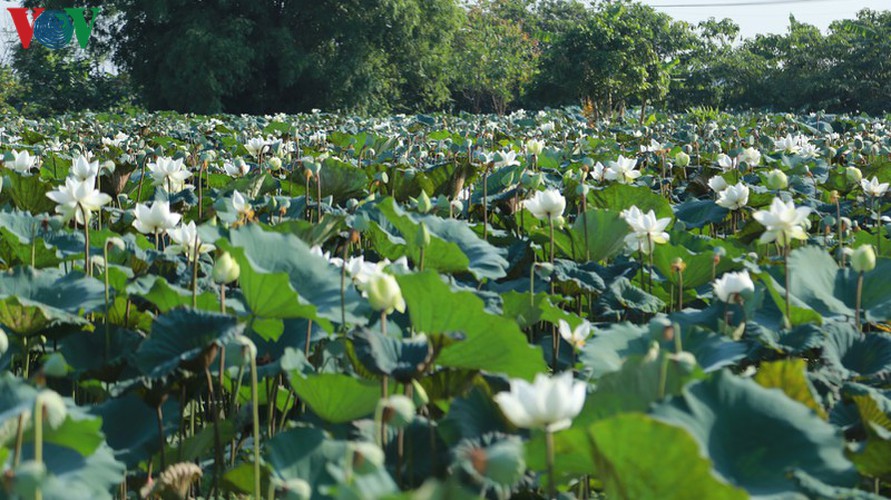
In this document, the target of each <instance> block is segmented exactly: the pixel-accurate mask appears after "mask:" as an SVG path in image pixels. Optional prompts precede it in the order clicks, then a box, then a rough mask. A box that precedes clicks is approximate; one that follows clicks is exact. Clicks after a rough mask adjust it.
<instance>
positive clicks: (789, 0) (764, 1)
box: [649, 0, 839, 9]
mask: <svg viewBox="0 0 891 500" xmlns="http://www.w3.org/2000/svg"><path fill="white" fill-rule="evenodd" d="M829 1H839V0H773V1H771V0H746V1H737V2H734V1H731V2H725V3H675V4H649V5H650V7H655V8H662V9H667V8H671V9H680V8H686V7H694V8H695V7H749V6H755V5H786V4H794V3H814V2H829Z"/></svg>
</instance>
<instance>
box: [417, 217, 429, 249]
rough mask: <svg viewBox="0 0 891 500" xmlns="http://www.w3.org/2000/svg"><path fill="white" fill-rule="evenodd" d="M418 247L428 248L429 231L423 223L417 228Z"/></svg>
mask: <svg viewBox="0 0 891 500" xmlns="http://www.w3.org/2000/svg"><path fill="white" fill-rule="evenodd" d="M418 245H419V246H420V247H421V248H427V247H429V246H430V230H429V229H427V224H424V223H423V222H422V223H421V225H420V226H418Z"/></svg>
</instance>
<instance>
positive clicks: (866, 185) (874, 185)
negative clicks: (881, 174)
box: [860, 177, 888, 198]
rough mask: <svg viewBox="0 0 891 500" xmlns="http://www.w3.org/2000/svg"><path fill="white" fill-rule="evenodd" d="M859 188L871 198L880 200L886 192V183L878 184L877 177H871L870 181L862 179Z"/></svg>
mask: <svg viewBox="0 0 891 500" xmlns="http://www.w3.org/2000/svg"><path fill="white" fill-rule="evenodd" d="M860 187H862V188H863V191H864V192H865V193H866V194H868V195H869V196H872V197H873V198H881V197H882V196H885V193H887V192H888V183H887V182H882V183H880V182H879V179H878V177H873V178H872V179H871V180H866V179H862V180H861V181H860Z"/></svg>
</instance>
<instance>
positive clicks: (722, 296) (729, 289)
mask: <svg viewBox="0 0 891 500" xmlns="http://www.w3.org/2000/svg"><path fill="white" fill-rule="evenodd" d="M714 290H715V295H717V296H718V299H719V300H721V302H732V300H731V299H733V298H735V297H737V296H739V295H740V294H742V293H743V292H754V291H755V284H754V283H752V278H751V277H750V276H749V272H748V271H740V272H738V273H724V275H723V276H721V277H720V278H718V279H716V280H715V283H714Z"/></svg>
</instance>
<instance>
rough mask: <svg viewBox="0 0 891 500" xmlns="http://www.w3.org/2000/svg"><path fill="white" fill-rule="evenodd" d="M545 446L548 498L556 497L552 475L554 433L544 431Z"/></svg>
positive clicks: (555, 484)
mask: <svg viewBox="0 0 891 500" xmlns="http://www.w3.org/2000/svg"><path fill="white" fill-rule="evenodd" d="M545 447H546V453H547V457H546V458H547V463H548V498H551V499H554V498H557V483H556V478H555V477H554V433H553V432H551V431H545Z"/></svg>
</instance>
